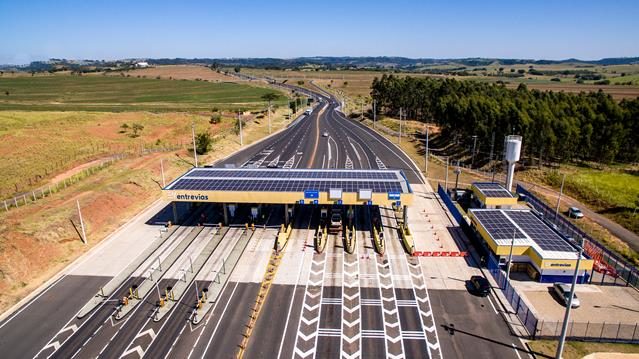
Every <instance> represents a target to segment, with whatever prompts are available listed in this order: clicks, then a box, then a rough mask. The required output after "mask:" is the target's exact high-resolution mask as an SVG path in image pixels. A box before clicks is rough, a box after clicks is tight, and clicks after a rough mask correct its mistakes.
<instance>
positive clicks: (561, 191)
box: [555, 173, 566, 221]
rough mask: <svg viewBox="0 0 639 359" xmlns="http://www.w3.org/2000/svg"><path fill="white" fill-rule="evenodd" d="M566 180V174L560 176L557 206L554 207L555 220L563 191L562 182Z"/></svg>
mask: <svg viewBox="0 0 639 359" xmlns="http://www.w3.org/2000/svg"><path fill="white" fill-rule="evenodd" d="M565 181H566V174H565V173H564V175H563V176H562V177H561V188H560V189H559V197H557V208H556V209H555V221H556V220H557V215H559V204H560V203H561V195H562V194H563V193H564V182H565Z"/></svg>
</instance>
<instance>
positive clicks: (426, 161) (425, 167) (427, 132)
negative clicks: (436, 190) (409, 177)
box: [424, 124, 430, 177]
mask: <svg viewBox="0 0 639 359" xmlns="http://www.w3.org/2000/svg"><path fill="white" fill-rule="evenodd" d="M429 132H430V131H429V128H428V124H426V153H424V173H425V174H426V177H428V135H429Z"/></svg>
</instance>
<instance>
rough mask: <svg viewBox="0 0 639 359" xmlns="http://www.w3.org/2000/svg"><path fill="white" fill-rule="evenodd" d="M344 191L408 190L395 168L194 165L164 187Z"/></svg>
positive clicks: (400, 191) (406, 191)
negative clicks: (263, 167) (346, 168)
mask: <svg viewBox="0 0 639 359" xmlns="http://www.w3.org/2000/svg"><path fill="white" fill-rule="evenodd" d="M331 188H341V189H342V190H343V191H344V192H358V191H359V190H372V191H373V192H377V193H389V192H399V193H410V187H409V185H408V183H407V182H406V178H405V177H404V176H403V175H402V173H401V172H400V171H397V170H289V169H287V170H257V169H246V168H244V169H223V168H197V169H192V170H191V171H189V172H187V173H186V174H185V175H184V176H182V177H180V178H179V179H177V180H176V181H174V182H173V183H171V184H169V185H168V186H167V187H166V188H165V189H168V190H200V191H248V192H250V191H260V192H262V191H268V192H303V191H306V190H317V191H321V192H327V191H329V189H331Z"/></svg>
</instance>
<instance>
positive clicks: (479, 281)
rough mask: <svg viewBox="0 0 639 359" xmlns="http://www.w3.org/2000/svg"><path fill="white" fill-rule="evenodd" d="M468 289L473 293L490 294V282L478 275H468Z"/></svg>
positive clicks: (483, 295)
mask: <svg viewBox="0 0 639 359" xmlns="http://www.w3.org/2000/svg"><path fill="white" fill-rule="evenodd" d="M470 289H471V290H472V291H473V293H475V294H477V295H480V296H482V297H485V296H487V295H488V294H490V283H489V282H488V279H486V278H484V277H482V276H480V275H474V276H472V277H470Z"/></svg>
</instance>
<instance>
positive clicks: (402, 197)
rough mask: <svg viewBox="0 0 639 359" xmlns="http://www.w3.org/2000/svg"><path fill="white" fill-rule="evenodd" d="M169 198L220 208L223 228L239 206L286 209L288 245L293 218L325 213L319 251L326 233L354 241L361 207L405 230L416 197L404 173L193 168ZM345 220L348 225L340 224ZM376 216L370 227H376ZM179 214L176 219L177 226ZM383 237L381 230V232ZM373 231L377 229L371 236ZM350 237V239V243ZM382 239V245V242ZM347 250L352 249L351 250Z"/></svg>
mask: <svg viewBox="0 0 639 359" xmlns="http://www.w3.org/2000/svg"><path fill="white" fill-rule="evenodd" d="M163 192H164V196H165V199H167V200H169V201H171V202H172V203H173V205H174V206H175V204H176V203H177V202H189V203H217V204H221V205H222V212H223V219H224V224H227V223H229V217H233V216H234V214H235V211H236V210H237V209H238V208H239V206H242V205H243V206H247V205H248V206H251V212H252V214H255V213H254V212H259V211H260V208H261V206H263V205H283V206H284V216H283V217H284V218H283V224H282V230H281V232H280V236H281V237H282V239H281V241H282V242H283V243H285V242H286V237H287V236H288V235H289V234H290V231H291V230H292V229H291V226H290V223H291V218H292V217H293V216H294V214H295V212H296V211H297V210H298V209H301V208H304V207H306V206H314V207H317V208H321V223H320V225H319V226H318V227H317V236H316V237H317V238H318V239H317V240H316V248H318V247H319V248H322V244H323V243H322V242H324V243H325V241H323V240H322V238H325V237H326V235H328V232H329V231H330V232H332V233H335V232H338V233H339V232H341V231H342V230H343V235H344V237H345V238H346V239H347V240H348V241H349V242H351V241H354V240H355V238H353V235H354V234H353V233H354V232H355V230H354V223H353V218H354V217H355V213H356V212H358V211H359V210H358V209H357V207H368V208H379V207H384V208H392V209H394V210H395V212H396V213H397V214H398V217H399V219H398V222H401V223H402V224H403V228H405V231H408V229H407V228H408V227H407V226H406V225H405V223H407V221H408V218H407V216H406V213H407V210H406V208H407V206H409V205H410V204H411V203H412V200H413V197H412V196H413V192H412V190H411V187H410V185H409V183H408V181H407V179H406V177H405V175H404V173H403V172H402V171H401V170H388V169H386V170H347V169H253V168H209V167H205V168H193V169H191V170H189V171H187V172H186V173H185V174H183V175H182V176H180V177H178V178H177V179H176V180H174V181H173V182H171V183H170V184H168V185H167V186H166V187H164V188H163ZM342 217H345V219H347V221H344V222H345V223H343V222H342ZM378 217H380V216H379V215H377V216H375V217H374V219H373V220H372V221H370V222H372V223H371V224H370V225H372V226H375V225H376V224H377V222H378V221H377V220H376V219H375V218H378ZM177 219H178V218H177V215H176V216H175V218H174V220H175V221H176V223H177ZM377 230H378V231H379V232H381V228H378V229H377ZM374 231H375V230H374V229H373V232H374ZM349 238H350V239H349ZM380 240H383V238H382V239H380ZM347 247H350V245H348V246H347Z"/></svg>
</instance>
